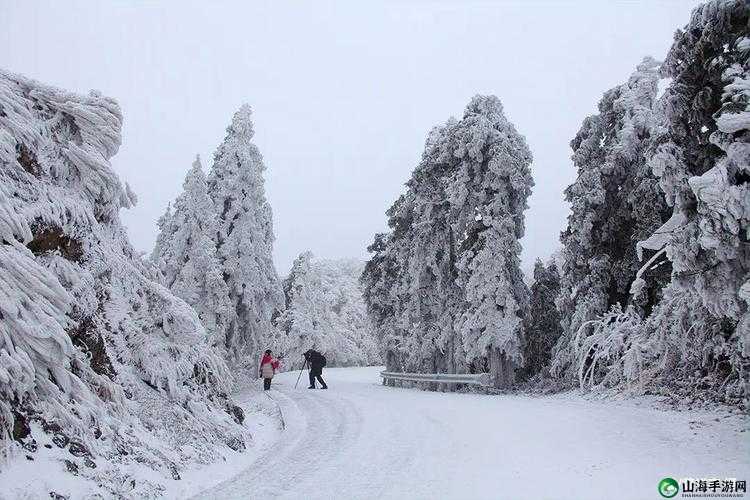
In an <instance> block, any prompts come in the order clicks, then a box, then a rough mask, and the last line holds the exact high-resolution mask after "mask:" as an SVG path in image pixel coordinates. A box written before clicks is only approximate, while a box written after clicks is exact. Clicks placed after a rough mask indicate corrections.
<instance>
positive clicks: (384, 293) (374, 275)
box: [360, 233, 408, 372]
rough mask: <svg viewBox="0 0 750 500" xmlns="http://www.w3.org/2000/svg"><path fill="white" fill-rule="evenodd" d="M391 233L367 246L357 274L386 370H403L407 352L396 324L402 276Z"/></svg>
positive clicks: (401, 332) (383, 235)
mask: <svg viewBox="0 0 750 500" xmlns="http://www.w3.org/2000/svg"><path fill="white" fill-rule="evenodd" d="M392 237H393V236H392V233H391V234H386V233H378V234H376V235H375V237H374V241H373V243H372V244H371V245H370V246H369V247H367V251H368V252H369V253H371V254H372V256H371V257H370V260H368V261H367V263H365V267H364V269H363V270H362V276H361V277H360V283H361V284H362V296H363V299H364V302H365V305H366V310H367V314H368V316H369V318H370V322H371V324H372V327H373V329H374V334H375V338H376V340H377V342H378V344H379V345H380V348H381V350H382V352H383V358H384V359H383V362H384V363H385V367H386V370H388V371H398V372H403V371H405V370H404V362H405V360H406V358H407V356H408V353H406V352H405V350H404V347H403V346H404V337H405V336H404V331H403V330H402V329H400V328H399V327H398V318H399V317H400V314H399V310H400V304H401V301H400V299H399V295H398V292H397V290H398V284H399V281H400V277H401V276H402V273H401V269H400V267H399V260H398V259H397V253H398V252H397V251H396V249H397V247H396V245H395V244H393V243H392V242H391V241H390V240H391V238H392Z"/></svg>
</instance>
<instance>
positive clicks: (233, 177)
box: [208, 105, 284, 364]
mask: <svg viewBox="0 0 750 500" xmlns="http://www.w3.org/2000/svg"><path fill="white" fill-rule="evenodd" d="M254 133H255V132H254V130H253V123H252V111H251V109H250V106H248V105H243V106H242V107H241V108H240V109H239V110H238V111H237V112H236V113H235V114H234V117H233V118H232V123H231V124H230V125H229V127H228V128H227V135H226V137H225V139H224V142H223V143H222V144H221V145H220V146H219V148H218V149H217V151H216V153H215V154H214V163H213V167H212V168H211V173H210V174H209V177H208V192H209V195H210V196H211V198H212V199H213V202H214V206H215V209H216V211H217V212H218V214H219V230H218V237H217V244H218V251H219V258H220V260H221V263H222V270H223V275H224V279H225V280H226V283H227V286H228V287H229V297H230V301H231V303H232V307H233V308H234V314H233V318H232V320H231V322H230V324H229V328H228V330H227V336H226V345H227V348H228V351H229V354H230V357H231V358H232V359H235V360H237V361H239V360H240V358H243V359H242V361H244V362H249V363H250V364H257V362H258V359H256V358H258V353H259V351H260V350H261V349H263V348H264V346H265V345H266V344H268V343H269V342H271V341H272V340H273V338H274V332H273V326H272V324H271V319H272V317H273V316H274V314H275V313H276V312H277V310H279V309H281V308H282V307H283V301H284V296H283V292H282V290H281V285H280V283H279V279H278V276H277V274H276V269H275V268H274V264H273V258H272V251H273V241H274V235H273V221H272V214H271V206H270V205H269V203H268V201H267V200H266V194H265V187H264V180H263V172H264V171H265V168H266V167H265V165H264V164H263V157H262V156H261V154H260V151H259V150H258V148H257V147H256V146H255V144H253V142H252V138H253V135H254Z"/></svg>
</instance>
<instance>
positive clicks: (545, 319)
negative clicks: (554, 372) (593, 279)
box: [522, 259, 562, 378]
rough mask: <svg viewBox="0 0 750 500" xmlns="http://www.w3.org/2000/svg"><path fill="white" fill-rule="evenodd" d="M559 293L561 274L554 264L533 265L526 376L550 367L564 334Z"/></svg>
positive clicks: (526, 324)
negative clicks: (556, 300)
mask: <svg viewBox="0 0 750 500" xmlns="http://www.w3.org/2000/svg"><path fill="white" fill-rule="evenodd" d="M559 293H560V273H559V272H558V270H557V265H556V264H555V262H554V261H552V260H551V261H550V262H549V263H547V265H546V266H545V265H544V263H543V262H542V261H541V260H540V259H537V260H536V262H535V263H534V283H532V285H531V298H530V300H529V307H528V309H527V310H526V315H525V316H524V318H523V342H522V346H523V372H522V373H523V376H524V377H526V378H529V377H533V376H534V375H536V374H537V373H540V372H541V371H542V370H543V369H544V368H545V367H547V366H548V364H549V360H550V356H551V354H552V348H553V347H554V345H555V343H556V342H557V340H558V338H559V337H560V334H561V333H562V326H561V324H560V314H559V313H558V311H557V308H555V299H556V298H557V296H558V294H559Z"/></svg>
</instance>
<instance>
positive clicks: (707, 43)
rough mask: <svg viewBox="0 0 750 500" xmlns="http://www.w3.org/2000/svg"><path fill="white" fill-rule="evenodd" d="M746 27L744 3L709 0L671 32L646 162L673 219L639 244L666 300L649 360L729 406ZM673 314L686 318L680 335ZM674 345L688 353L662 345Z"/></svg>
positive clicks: (738, 350) (745, 166)
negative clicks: (657, 136)
mask: <svg viewBox="0 0 750 500" xmlns="http://www.w3.org/2000/svg"><path fill="white" fill-rule="evenodd" d="M749 21H750V6H748V4H747V2H743V1H741V0H728V1H717V0H713V1H710V2H706V3H705V4H703V5H700V6H699V7H696V9H695V10H694V11H693V14H692V16H691V18H690V22H689V23H688V25H687V26H686V27H685V29H684V30H680V31H678V32H677V34H676V35H675V42H674V44H673V45H672V48H671V49H670V51H669V54H668V55H667V58H666V60H665V63H664V76H665V77H668V78H671V84H670V85H669V87H668V88H667V89H666V91H665V93H664V96H663V100H664V106H665V112H666V123H665V125H666V133H665V134H664V137H663V140H662V141H661V142H660V144H658V146H657V147H656V148H655V151H654V153H653V155H652V157H651V160H650V165H651V167H652V169H653V172H654V174H656V175H657V176H658V177H659V183H660V185H661V187H662V189H663V190H664V193H665V194H666V199H667V203H669V205H670V206H672V207H673V214H672V218H671V219H670V220H669V221H668V222H667V223H666V224H665V226H664V227H663V228H661V229H660V230H659V231H657V232H656V233H655V234H654V236H653V237H652V238H649V239H648V240H646V241H644V242H643V243H642V244H641V248H645V249H648V250H654V251H660V250H664V251H665V253H666V255H667V256H668V257H669V258H670V260H671V261H672V268H673V271H672V284H671V288H672V290H671V292H670V296H671V297H672V302H669V303H666V302H665V303H664V304H663V305H662V309H663V311H657V313H658V315H656V317H658V318H661V321H660V327H661V329H663V330H664V331H665V332H666V333H667V334H668V335H669V336H668V338H667V340H665V341H664V342H662V343H661V344H660V345H659V346H658V347H659V350H658V351H657V353H660V354H662V355H663V356H668V358H669V366H670V367H671V368H672V370H675V371H677V370H679V371H681V376H680V377H679V378H680V379H681V380H691V381H692V383H693V385H692V388H695V387H702V388H707V387H710V388H712V389H715V390H716V391H718V392H719V396H720V397H727V398H730V399H734V400H736V399H738V398H741V397H743V396H744V397H745V398H747V397H748V394H749V393H750V391H748V380H749V377H750V375H749V369H750V347H749V346H750V325H749V323H750V319H749V318H748V303H747V298H746V295H745V297H744V298H743V293H742V290H743V287H744V289H747V288H748V287H750V285H748V279H750V252H748V241H749V240H750V215H749V214H750V108H749V106H750V104H749V103H750V91H749V90H748V89H750V83H749V82H750V63H749V62H748V61H749V60H750V59H749V56H750V37H749V36H748V23H749ZM665 311H671V313H670V314H665ZM677 317H692V318H693V319H692V322H691V324H690V325H689V328H690V329H689V330H688V333H686V332H685V330H684V326H682V324H680V323H677V324H676V323H675V320H674V318H677ZM686 337H687V338H686ZM670 339H672V340H671V341H670ZM679 340H681V341H682V342H685V341H686V340H687V341H689V344H688V345H689V347H688V351H692V352H689V353H686V351H685V349H681V350H679V351H678V350H673V349H671V348H670V347H669V345H670V344H671V343H672V342H677V341H679ZM682 345H685V344H682ZM667 351H673V352H670V353H669V354H667ZM680 352H682V353H686V354H687V355H685V354H682V355H680V354H678V353H680ZM696 370H698V372H697V373H698V374H699V375H698V377H696V376H695V373H696ZM675 371H672V372H671V374H670V375H673V374H674V373H675Z"/></svg>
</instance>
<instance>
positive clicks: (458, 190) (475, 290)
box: [362, 96, 533, 386]
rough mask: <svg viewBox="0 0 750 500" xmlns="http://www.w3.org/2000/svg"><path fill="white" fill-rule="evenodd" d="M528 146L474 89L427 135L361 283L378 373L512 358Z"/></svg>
mask: <svg viewBox="0 0 750 500" xmlns="http://www.w3.org/2000/svg"><path fill="white" fill-rule="evenodd" d="M530 163H531V153H530V152H529V150H528V147H527V146H526V144H525V141H524V139H523V137H522V136H521V135H520V134H518V132H516V130H515V129H514V127H513V126H512V124H510V122H508V120H507V119H506V118H505V116H504V114H503V110H502V105H501V104H500V101H499V100H498V99H497V98H496V97H494V96H490V97H484V96H476V97H474V98H473V99H472V101H471V102H470V103H469V105H468V106H467V108H466V111H465V113H464V116H463V118H462V119H461V120H460V121H459V120H455V119H450V120H449V121H448V122H447V123H446V124H445V125H444V126H442V127H437V128H435V129H434V130H433V131H432V132H431V133H430V135H429V136H428V138H427V141H426V144H425V151H424V154H423V155H422V160H421V162H420V164H419V165H418V166H417V168H416V169H415V170H414V173H413V174H412V178H411V179H410V180H409V182H408V183H407V192H406V193H405V194H404V195H403V196H401V197H400V198H399V199H398V200H397V201H396V203H394V205H393V206H392V207H391V208H390V209H389V211H388V212H387V215H388V217H389V221H388V224H389V226H390V228H391V233H389V234H387V235H378V236H376V239H375V242H374V243H373V245H372V246H371V247H370V251H371V252H372V253H373V257H372V259H371V260H370V261H369V262H368V264H367V265H366V267H365V270H364V273H363V276H362V282H363V284H364V285H365V300H366V302H367V306H368V311H369V313H370V315H371V317H372V319H373V323H374V325H375V327H376V330H377V331H378V336H379V338H380V339H381V342H382V343H383V347H384V350H385V358H386V359H385V361H386V365H387V366H388V367H389V369H402V370H411V371H425V372H434V371H442V372H463V371H467V370H472V369H473V370H477V371H489V372H491V373H492V375H493V377H494V380H495V384H496V385H498V386H501V385H506V384H507V383H509V382H510V381H511V380H512V377H513V364H514V363H515V364H518V362H519V361H520V357H521V354H520V332H521V317H522V309H523V308H524V307H525V304H526V301H527V300H528V298H527V295H528V290H527V288H526V286H525V284H524V283H523V279H522V275H521V271H520V269H519V253H520V245H519V243H518V239H519V238H520V237H521V236H522V235H523V230H524V226H523V211H524V210H525V208H526V200H527V198H528V196H529V194H530V193H531V186H532V185H533V182H532V180H531V174H530V170H529V165H530Z"/></svg>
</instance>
